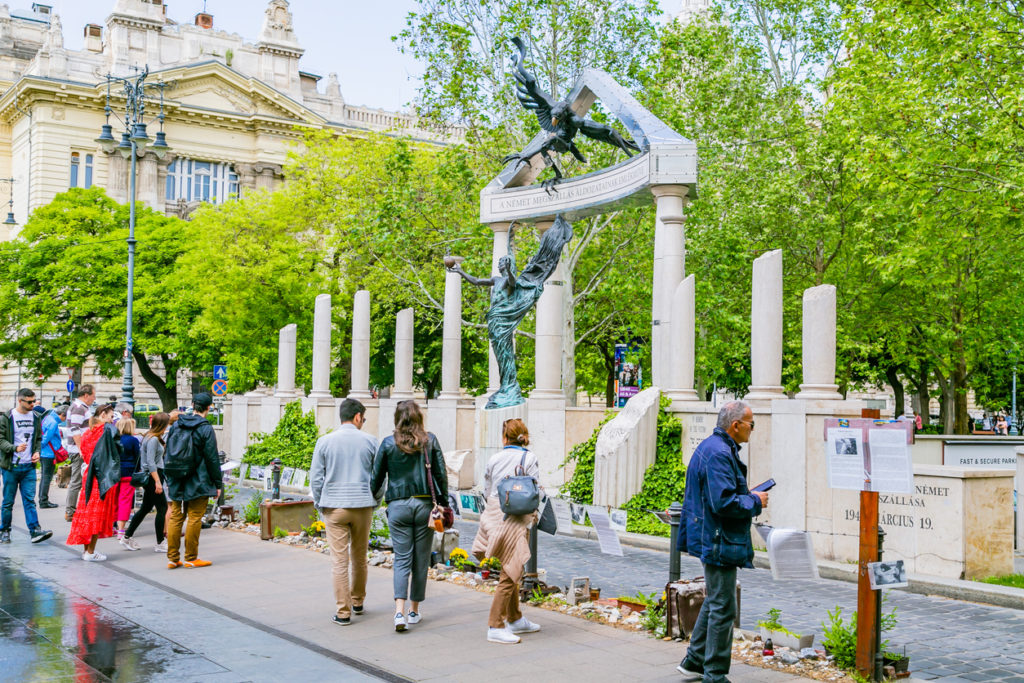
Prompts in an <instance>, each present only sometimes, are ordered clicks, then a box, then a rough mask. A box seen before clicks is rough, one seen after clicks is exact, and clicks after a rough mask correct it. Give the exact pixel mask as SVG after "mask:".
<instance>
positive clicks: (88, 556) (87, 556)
mask: <svg viewBox="0 0 1024 683" xmlns="http://www.w3.org/2000/svg"><path fill="white" fill-rule="evenodd" d="M82 559H83V560H85V561H86V562H102V561H103V560H105V559H107V556H106V555H103V554H102V553H82Z"/></svg>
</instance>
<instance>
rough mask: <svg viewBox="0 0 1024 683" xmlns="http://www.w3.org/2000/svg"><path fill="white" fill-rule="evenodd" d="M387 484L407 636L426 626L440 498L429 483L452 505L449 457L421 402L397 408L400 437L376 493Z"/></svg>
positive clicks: (400, 612)
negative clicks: (426, 422)
mask: <svg viewBox="0 0 1024 683" xmlns="http://www.w3.org/2000/svg"><path fill="white" fill-rule="evenodd" d="M428 467H429V472H428ZM385 478H386V479H387V482H388V489H387V493H386V494H385V499H386V500H387V504H388V526H389V527H390V529H391V544H392V546H393V548H394V569H393V571H394V590H395V631H398V632H402V631H405V630H406V627H407V626H409V625H411V624H418V623H419V622H420V603H421V602H423V599H424V598H425V597H426V591H427V568H428V566H429V565H430V549H431V546H432V544H433V540H434V530H433V528H432V527H429V526H427V522H428V521H429V520H430V511H431V510H432V509H433V503H432V498H433V497H434V496H433V495H432V494H431V488H430V485H429V484H428V483H427V482H428V481H432V482H433V487H434V494H436V497H437V499H438V500H442V501H446V500H448V476H447V474H446V472H445V465H444V455H443V454H442V452H441V446H440V444H438V442H437V437H436V436H434V435H433V434H431V433H430V432H428V431H427V430H426V429H424V428H423V413H422V412H421V411H420V407H419V406H418V405H416V402H415V401H399V402H398V405H397V406H396V407H395V431H394V433H393V434H392V435H391V436H388V437H387V438H385V439H384V440H383V441H382V442H381V444H380V448H378V449H377V455H376V457H375V458H374V461H373V483H372V484H371V485H370V488H371V490H374V491H376V490H378V489H379V488H380V487H381V486H382V485H383V484H384V480H385ZM407 599H408V600H409V601H410V603H411V604H410V609H409V612H408V614H406V613H405V601H406V600H407Z"/></svg>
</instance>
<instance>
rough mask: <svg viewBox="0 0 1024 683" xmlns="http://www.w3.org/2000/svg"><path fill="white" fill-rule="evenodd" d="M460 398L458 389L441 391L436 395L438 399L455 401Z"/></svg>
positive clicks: (460, 393)
mask: <svg viewBox="0 0 1024 683" xmlns="http://www.w3.org/2000/svg"><path fill="white" fill-rule="evenodd" d="M460 398H462V392H459V391H442V392H441V393H439V394H438V395H437V400H438V401H457V400H459V399H460Z"/></svg>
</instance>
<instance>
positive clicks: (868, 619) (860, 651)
mask: <svg viewBox="0 0 1024 683" xmlns="http://www.w3.org/2000/svg"><path fill="white" fill-rule="evenodd" d="M880 413H881V411H879V410H872V409H868V408H865V409H864V410H861V417H864V418H874V419H878V418H879V417H880ZM866 443H867V440H866V439H865V444H866ZM869 562H878V492H877V491H861V492H860V556H859V560H858V568H857V660H856V665H857V673H859V674H860V675H861V676H863V677H864V678H866V679H868V680H869V681H873V680H875V652H876V651H877V650H878V642H879V641H878V636H879V634H878V630H877V626H876V624H877V622H878V600H877V599H876V598H877V596H876V595H875V592H874V591H873V590H871V576H870V575H869V573H868V563H869Z"/></svg>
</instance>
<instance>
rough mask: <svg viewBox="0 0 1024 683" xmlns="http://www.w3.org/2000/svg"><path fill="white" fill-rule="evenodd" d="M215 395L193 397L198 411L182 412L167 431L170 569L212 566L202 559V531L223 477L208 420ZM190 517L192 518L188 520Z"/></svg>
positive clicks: (204, 394)
mask: <svg viewBox="0 0 1024 683" xmlns="http://www.w3.org/2000/svg"><path fill="white" fill-rule="evenodd" d="M212 403H213V397H212V396H210V395H209V394H207V393H201V394H196V395H195V396H194V397H193V398H192V408H193V410H194V412H193V413H192V414H190V415H182V416H181V417H179V418H178V421H177V422H175V423H174V425H173V426H172V427H171V429H170V431H168V432H167V446H166V448H165V450H164V476H165V477H166V478H167V496H168V498H170V500H171V504H170V505H169V506H168V509H167V568H168V569H177V568H178V567H181V566H184V567H186V568H195V567H209V566H210V565H211V564H212V562H208V561H206V560H200V559H199V532H200V530H201V529H202V524H203V515H204V514H206V506H207V504H208V503H209V501H210V498H211V497H217V496H220V491H221V489H222V488H223V487H224V482H223V479H222V478H221V470H220V457H219V456H218V454H217V437H216V436H215V435H214V433H213V426H212V425H210V422H209V421H208V420H207V419H206V414H207V413H209V412H210V404H212ZM186 519H187V520H188V521H187V522H186ZM182 526H184V527H185V561H184V562H182V561H181V528H182Z"/></svg>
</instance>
